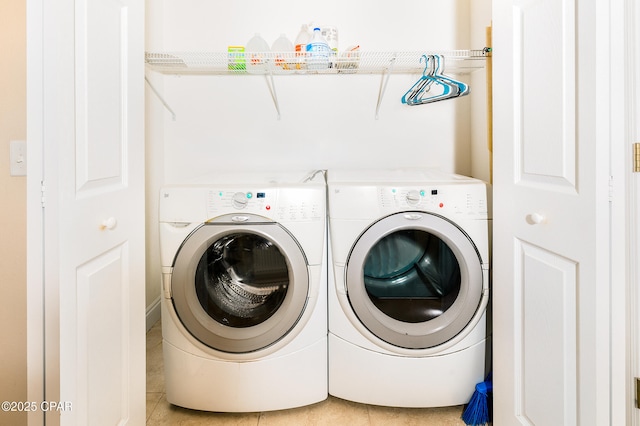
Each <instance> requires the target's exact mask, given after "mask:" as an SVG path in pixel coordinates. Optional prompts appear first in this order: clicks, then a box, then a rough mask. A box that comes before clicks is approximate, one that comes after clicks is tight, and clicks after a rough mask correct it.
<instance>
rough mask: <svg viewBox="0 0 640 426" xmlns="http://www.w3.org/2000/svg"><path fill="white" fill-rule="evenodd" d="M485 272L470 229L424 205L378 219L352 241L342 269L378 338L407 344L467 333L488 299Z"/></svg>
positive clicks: (361, 316)
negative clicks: (469, 234) (353, 242)
mask: <svg viewBox="0 0 640 426" xmlns="http://www.w3.org/2000/svg"><path fill="white" fill-rule="evenodd" d="M487 278H488V277H486V276H485V273H484V270H483V267H482V259H480V256H479V254H478V251H477V249H476V247H475V245H474V243H473V241H471V240H470V239H469V237H468V235H467V234H466V233H465V232H464V231H463V230H462V229H460V228H459V227H458V226H457V225H455V224H454V223H453V222H451V221H449V220H447V219H445V218H444V217H442V216H438V215H435V214H431V213H427V212H405V213H396V214H393V215H390V216H387V217H385V218H382V219H380V220H379V221H378V222H375V223H374V224H373V225H371V226H370V227H369V228H368V229H367V230H365V231H364V232H363V233H362V235H360V237H359V238H358V240H357V241H356V242H355V244H354V245H353V247H352V249H351V252H350V254H349V257H348V259H347V265H346V273H345V279H346V290H347V298H348V300H349V304H350V305H351V308H352V309H353V312H354V313H355V315H356V317H357V318H358V320H359V321H360V322H361V323H362V324H363V325H364V326H365V327H366V328H367V329H368V330H369V331H370V332H371V333H372V334H373V335H375V336H376V337H377V338H379V339H382V340H383V341H385V342H387V343H390V344H392V345H395V346H398V347H403V348H410V349H427V348H432V347H435V346H438V345H441V344H443V343H445V342H448V341H450V340H452V339H453V338H455V337H458V338H462V337H463V336H465V335H466V334H467V333H469V332H470V330H472V329H473V327H474V326H475V324H477V321H479V320H480V317H481V316H482V313H483V310H484V306H486V303H487V298H488V283H487Z"/></svg>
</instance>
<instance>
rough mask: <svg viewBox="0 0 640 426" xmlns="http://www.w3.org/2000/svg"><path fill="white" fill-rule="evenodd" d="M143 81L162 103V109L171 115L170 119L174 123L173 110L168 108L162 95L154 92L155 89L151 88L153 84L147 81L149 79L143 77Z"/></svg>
mask: <svg viewBox="0 0 640 426" xmlns="http://www.w3.org/2000/svg"><path fill="white" fill-rule="evenodd" d="M144 81H146V82H147V84H148V85H149V88H150V89H151V91H152V92H153V93H154V94H155V95H156V96H157V97H158V99H160V102H162V105H164V107H165V108H166V109H167V111H169V112H170V113H171V119H172V120H173V121H176V113H175V112H173V110H172V109H171V107H170V106H169V104H168V103H167V101H165V100H164V98H163V97H162V95H160V93H159V92H158V91H157V90H156V88H155V87H153V84H151V82H150V81H149V79H148V78H147V76H146V75H145V76H144Z"/></svg>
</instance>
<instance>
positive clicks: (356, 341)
mask: <svg viewBox="0 0 640 426" xmlns="http://www.w3.org/2000/svg"><path fill="white" fill-rule="evenodd" d="M327 190H328V211H329V259H330V260H329V264H330V272H329V289H328V293H329V393H330V394H331V395H334V396H337V397H339V398H343V399H347V400H351V401H356V402H361V403H367V404H376V405H384V406H396V407H436V406H450V405H458V404H465V403H467V402H469V399H470V397H471V395H472V394H473V392H474V389H475V384H476V383H478V382H481V381H483V380H484V377H485V374H486V367H485V364H486V362H487V361H488V360H487V358H486V354H487V352H488V351H489V349H490V345H489V344H488V343H487V342H488V340H487V313H486V310H487V305H488V300H489V265H490V261H489V258H490V257H489V255H490V251H489V241H490V240H489V237H490V229H491V213H490V206H491V199H490V188H489V186H488V185H487V184H486V183H484V182H482V181H479V180H476V179H472V178H468V177H464V176H459V175H451V174H446V173H443V172H440V171H438V170H433V169H405V170H359V171H346V170H328V171H327Z"/></svg>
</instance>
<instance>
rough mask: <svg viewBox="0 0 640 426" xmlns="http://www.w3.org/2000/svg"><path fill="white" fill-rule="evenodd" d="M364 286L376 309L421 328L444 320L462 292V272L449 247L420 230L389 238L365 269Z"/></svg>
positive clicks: (374, 250) (379, 245)
mask: <svg viewBox="0 0 640 426" xmlns="http://www.w3.org/2000/svg"><path fill="white" fill-rule="evenodd" d="M364 283H365V289H366V291H367V294H368V295H369V297H370V299H371V301H372V302H373V304H374V305H375V306H376V307H377V308H378V309H380V310H381V311H382V312H384V313H385V314H387V315H389V316H390V317H392V318H394V319H396V320H398V321H403V322H408V323H419V322H423V321H429V320H431V319H434V318H437V317H439V316H440V315H442V314H443V313H444V312H445V311H446V310H447V309H449V308H450V307H451V306H452V305H453V303H454V302H455V300H456V298H457V297H458V293H459V291H460V284H461V277H460V266H459V264H458V261H457V260H456V257H455V254H454V253H453V252H452V251H451V249H450V248H449V246H447V244H446V243H445V242H444V241H442V240H441V239H440V238H438V237H437V236H435V235H433V234H431V233H428V232H424V231H418V230H402V231H398V232H394V233H391V234H389V235H387V236H385V237H384V238H382V239H381V240H380V241H378V242H377V243H376V244H375V245H374V246H373V247H372V248H371V250H370V251H369V253H368V254H367V257H366V260H365V263H364Z"/></svg>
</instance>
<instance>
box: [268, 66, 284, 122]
mask: <svg viewBox="0 0 640 426" xmlns="http://www.w3.org/2000/svg"><path fill="white" fill-rule="evenodd" d="M264 79H265V81H266V82H267V87H268V88H269V93H271V99H273V105H274V106H275V107H276V112H277V113H278V120H280V104H279V103H278V95H277V94H276V85H275V84H274V82H273V73H269V74H265V76H264Z"/></svg>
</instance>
